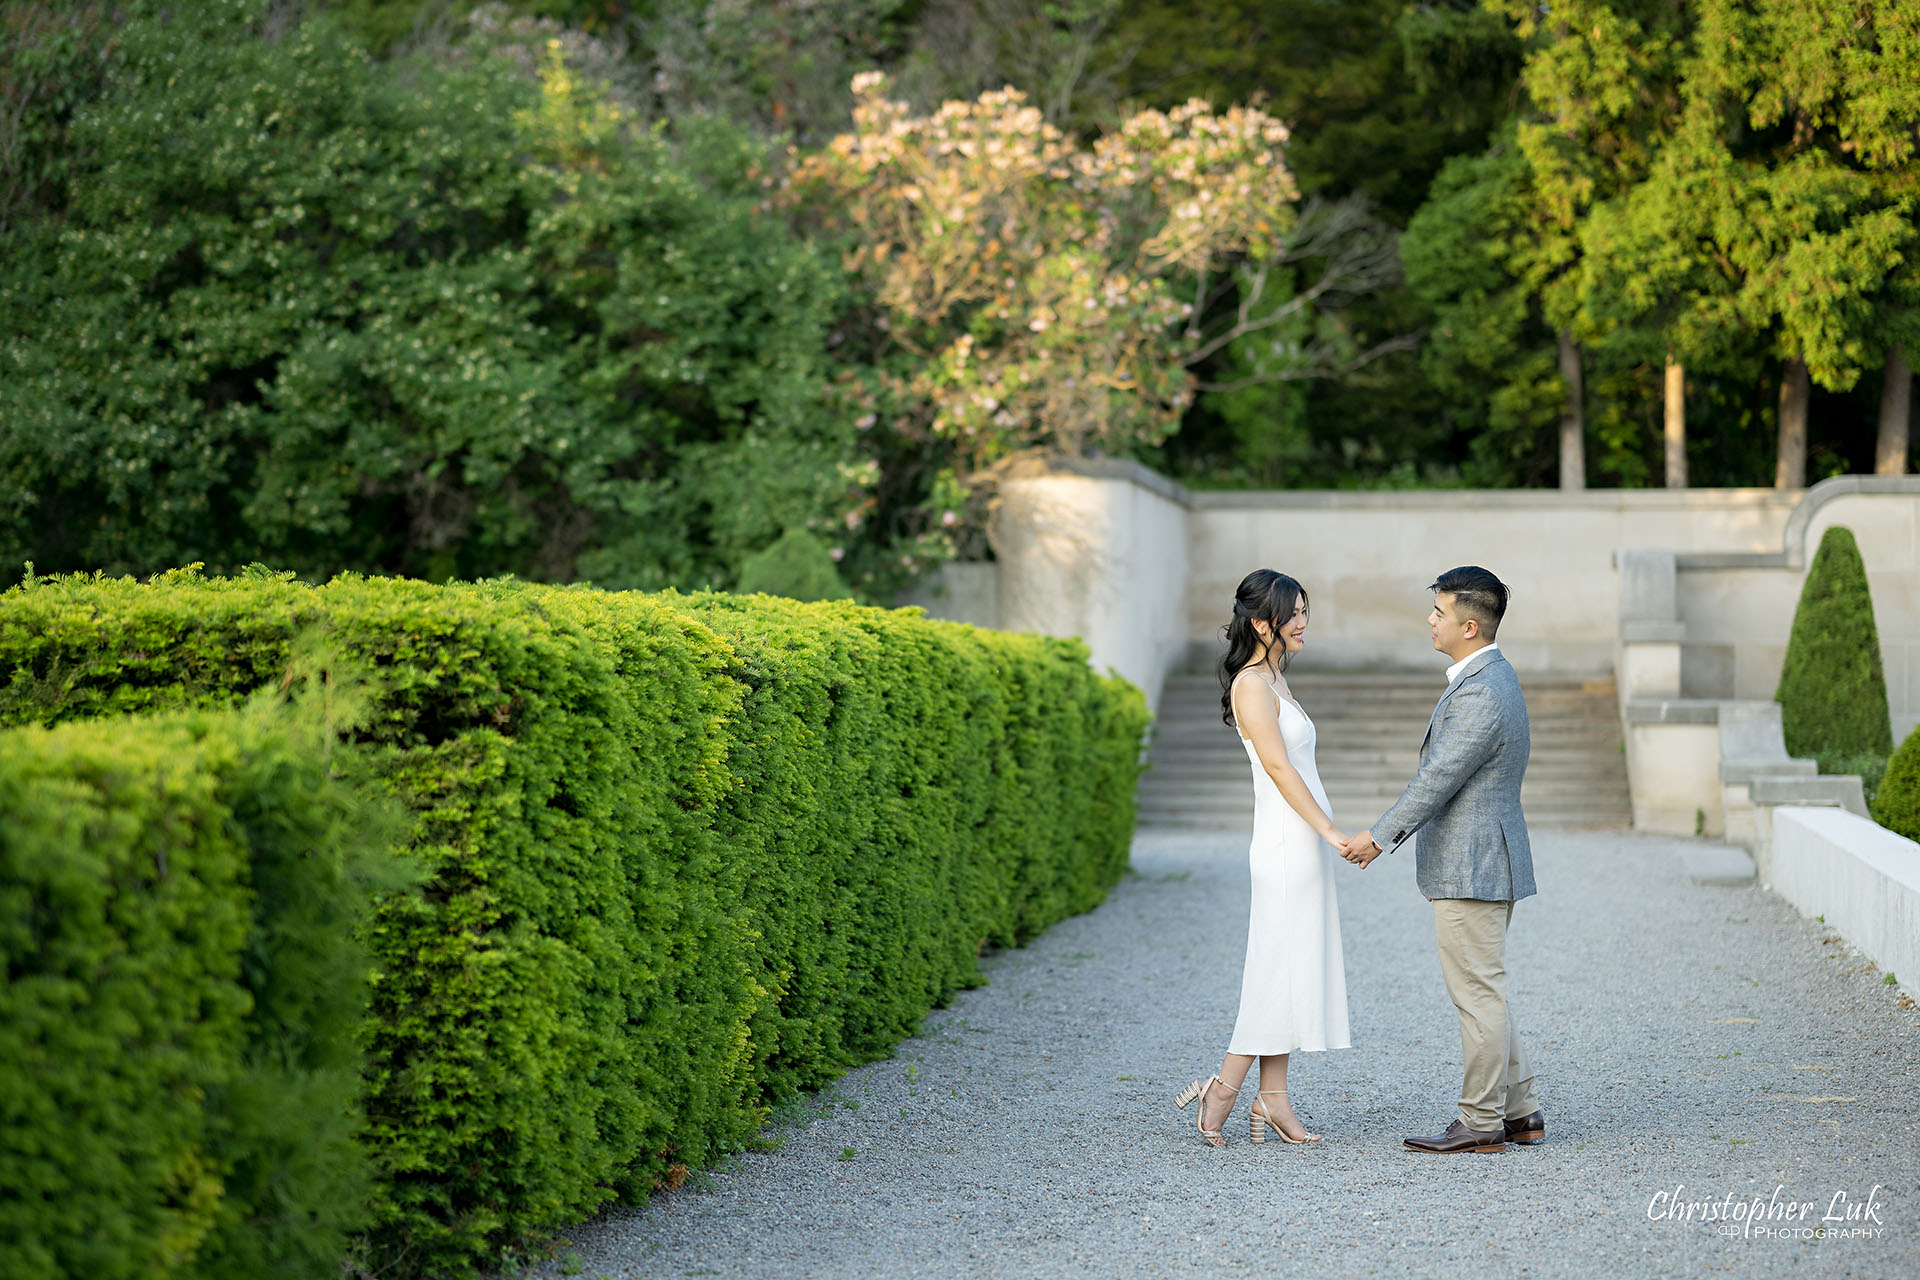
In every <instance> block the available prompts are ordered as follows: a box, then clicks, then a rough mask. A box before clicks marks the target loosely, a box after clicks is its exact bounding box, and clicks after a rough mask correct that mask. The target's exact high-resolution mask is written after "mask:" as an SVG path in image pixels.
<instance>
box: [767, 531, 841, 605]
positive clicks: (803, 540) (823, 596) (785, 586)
mask: <svg viewBox="0 0 1920 1280" xmlns="http://www.w3.org/2000/svg"><path fill="white" fill-rule="evenodd" d="M740 590H741V591H743V592H746V593H748V594H752V593H754V592H764V593H766V594H767V595H771V596H787V597H790V598H791V599H794V600H843V599H845V598H846V597H848V596H849V595H851V594H852V592H850V591H848V590H847V587H846V584H845V583H844V582H842V581H841V580H840V570H839V569H837V568H835V567H834V563H833V555H832V553H831V552H829V551H828V550H827V547H826V544H825V543H823V542H821V541H820V539H818V538H816V537H814V536H813V535H812V534H810V533H808V532H807V531H806V530H805V529H789V530H787V531H786V532H785V533H783V534H781V535H780V536H779V537H778V538H777V539H775V540H774V541H773V543H772V544H771V545H769V546H768V547H767V548H766V549H765V550H764V551H758V552H755V553H754V554H753V555H751V556H749V557H747V559H746V561H745V562H744V563H743V564H741V566H740Z"/></svg>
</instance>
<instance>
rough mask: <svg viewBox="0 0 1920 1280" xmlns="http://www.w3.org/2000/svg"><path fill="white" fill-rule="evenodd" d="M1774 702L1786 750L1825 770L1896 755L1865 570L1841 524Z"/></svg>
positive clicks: (1808, 597)
mask: <svg viewBox="0 0 1920 1280" xmlns="http://www.w3.org/2000/svg"><path fill="white" fill-rule="evenodd" d="M1773 696H1774V701H1776V702H1778V703H1779V704H1780V719H1781V725H1782V728H1783V729H1784V731H1785V734H1786V742H1787V750H1788V752H1790V753H1791V754H1793V755H1796V756H1812V757H1813V758H1814V759H1816V760H1818V761H1819V762H1820V768H1821V771H1822V772H1825V773H1831V772H1835V771H1837V770H1838V769H1840V768H1841V767H1843V766H1844V765H1845V764H1846V763H1847V761H1846V760H1845V759H1844V758H1845V757H1857V756H1859V755H1861V754H1863V753H1872V754H1874V755H1877V756H1881V757H1884V756H1886V755H1888V754H1889V753H1890V752H1892V750H1893V725H1892V721H1891V720H1890V718H1889V716H1888V712H1887V679H1886V675H1885V673H1884V671H1883V670H1882V668H1881V665H1880V633H1879V631H1878V630H1877V629H1876V628H1875V627H1874V624H1873V597H1872V595H1871V594H1870V593H1869V592H1868V589H1867V568H1866V565H1865V563H1863V562H1862V561H1861V559H1860V548H1859V546H1858V544H1856V543H1855V542H1854V538H1853V531H1852V530H1850V529H1848V528H1846V527H1844V526H1842V525H1835V526H1834V527H1833V528H1831V529H1828V530H1827V532H1826V536H1825V537H1823V538H1821V539H1820V550H1819V551H1818V552H1817V553H1815V555H1814V557H1813V564H1812V565H1811V566H1810V567H1809V568H1808V570H1807V583H1806V586H1805V587H1804V588H1802V590H1801V592H1800V606H1799V608H1798V609H1797V610H1795V612H1794V615H1793V633H1792V635H1791V636H1790V637H1789V638H1788V640H1787V656H1786V661H1785V662H1784V663H1782V665H1781V668H1780V687H1779V689H1778V691H1777V692H1775V694H1774V695H1773Z"/></svg>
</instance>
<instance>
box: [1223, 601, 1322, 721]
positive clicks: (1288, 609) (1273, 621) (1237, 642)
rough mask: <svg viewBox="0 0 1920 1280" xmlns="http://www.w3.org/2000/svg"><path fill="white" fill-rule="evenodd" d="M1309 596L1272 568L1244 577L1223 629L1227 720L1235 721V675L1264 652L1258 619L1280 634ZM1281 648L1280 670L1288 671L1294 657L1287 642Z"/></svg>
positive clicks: (1225, 716)
mask: <svg viewBox="0 0 1920 1280" xmlns="http://www.w3.org/2000/svg"><path fill="white" fill-rule="evenodd" d="M1306 599H1307V589H1306V588H1305V587H1303V586H1301V585H1300V584H1299V583H1297V582H1295V581H1294V580H1293V579H1292V578H1289V577H1288V576H1287V575H1286V574H1284V573H1275V572H1274V571H1273V570H1271V569H1255V570H1254V571H1253V572H1252V573H1250V574H1248V575H1247V576H1246V577H1244V578H1242V579H1240V586H1239V588H1238V589H1237V590H1236V591H1235V592H1234V593H1233V618H1232V620H1231V621H1229V622H1228V623H1227V625H1226V626H1224V627H1222V628H1220V630H1221V631H1222V632H1223V633H1225V635H1226V637H1227V655H1226V656H1225V657H1224V658H1222V659H1220V719H1221V720H1222V721H1223V722H1224V723H1226V724H1232V723H1233V678H1234V677H1235V676H1237V675H1239V674H1240V668H1242V667H1244V666H1246V665H1247V663H1248V661H1249V660H1251V659H1252V657H1253V655H1254V654H1256V653H1258V652H1259V651H1260V637H1259V635H1257V634H1256V633H1255V632H1254V629H1253V624H1254V621H1255V620H1256V619H1258V620H1259V621H1261V622H1264V623H1266V624H1267V625H1268V626H1270V627H1272V628H1273V631H1274V634H1275V635H1276V636H1278V635H1279V632H1280V628H1281V627H1283V626H1285V625H1286V624H1287V623H1289V622H1291V621H1293V611H1294V610H1295V609H1297V608H1298V607H1299V606H1300V605H1302V604H1304V603H1306ZM1280 651H1281V658H1280V670H1282V671H1285V670H1286V669H1287V666H1288V664H1289V663H1290V662H1291V661H1292V657H1293V656H1292V655H1291V654H1289V653H1287V652H1286V646H1285V644H1282V645H1281V647H1280ZM1268 657H1269V658H1271V657H1272V654H1268Z"/></svg>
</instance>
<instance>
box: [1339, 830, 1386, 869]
mask: <svg viewBox="0 0 1920 1280" xmlns="http://www.w3.org/2000/svg"><path fill="white" fill-rule="evenodd" d="M1340 856H1341V857H1343V858H1345V859H1346V860H1347V861H1348V862H1351V863H1352V864H1353V865H1354V866H1356V867H1365V866H1366V865H1367V864H1368V863H1369V862H1372V861H1373V860H1374V859H1375V858H1377V857H1379V856H1380V846H1379V845H1377V844H1375V843H1374V842H1373V832H1372V831H1371V830H1367V831H1362V832H1360V833H1359V834H1358V835H1355V836H1349V837H1348V838H1347V840H1346V843H1345V844H1343V845H1342V846H1341V847H1340Z"/></svg>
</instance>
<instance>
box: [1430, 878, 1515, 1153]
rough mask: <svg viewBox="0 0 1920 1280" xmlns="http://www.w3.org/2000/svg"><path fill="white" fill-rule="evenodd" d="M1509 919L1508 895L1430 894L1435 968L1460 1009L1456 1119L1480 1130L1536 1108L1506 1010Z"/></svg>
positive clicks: (1509, 904) (1496, 1126) (1490, 1127)
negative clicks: (1461, 1065)
mask: <svg viewBox="0 0 1920 1280" xmlns="http://www.w3.org/2000/svg"><path fill="white" fill-rule="evenodd" d="M1512 919H1513V904H1512V903H1511V902H1483V901H1480V900H1479V899H1476V898H1437V899H1435V900H1434V904H1433V933H1434V938H1435V940H1436V941H1437V942H1438V943H1439V946H1440V972H1441V973H1442V974H1444V975H1445V977H1446V980H1447V994H1448V995H1449V996H1451V997H1452V998H1453V1007H1454V1008H1455V1009H1457V1010H1459V1011H1460V1052H1461V1055H1462V1056H1463V1057H1465V1058H1466V1062H1467V1072H1466V1079H1465V1081H1464V1083H1462V1084H1461V1086H1460V1121H1461V1123H1462V1124H1464V1125H1466V1126H1467V1128H1469V1129H1473V1130H1475V1131H1477V1132H1480V1133H1489V1132H1491V1131H1493V1130H1495V1129H1499V1128H1501V1127H1502V1124H1503V1122H1504V1121H1506V1120H1518V1119H1520V1118H1522V1117H1523V1116H1528V1115H1532V1114H1533V1113H1534V1112H1535V1111H1537V1110H1539V1103H1538V1102H1537V1101H1536V1100H1535V1099H1534V1096H1533V1067H1532V1066H1531V1065H1529V1063H1528V1062H1527V1051H1526V1048H1525V1047H1524V1046H1523V1045H1522V1044H1521V1043H1520V1033H1519V1031H1518V1030H1517V1029H1515V1027H1514V1025H1513V1018H1512V1017H1511V1016H1510V1015H1509V1014H1508V1013H1507V965H1506V960H1505V956H1504V953H1505V950H1506V941H1507V922H1508V921H1510V920H1512Z"/></svg>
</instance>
